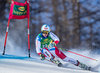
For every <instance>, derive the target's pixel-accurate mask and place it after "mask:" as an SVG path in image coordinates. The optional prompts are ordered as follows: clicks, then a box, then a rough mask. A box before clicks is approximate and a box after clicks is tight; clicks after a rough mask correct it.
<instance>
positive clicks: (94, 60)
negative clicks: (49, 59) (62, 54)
mask: <svg viewBox="0 0 100 73" xmlns="http://www.w3.org/2000/svg"><path fill="white" fill-rule="evenodd" d="M65 51H67V52H70V53H73V54H76V55H79V56H82V57H85V58H88V59H91V60H94V61H98V60H97V59H93V58H90V57H87V56H84V55H82V54H78V53H76V52H73V51H69V50H67V49H65Z"/></svg>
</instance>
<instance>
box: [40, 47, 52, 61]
mask: <svg viewBox="0 0 100 73" xmlns="http://www.w3.org/2000/svg"><path fill="white" fill-rule="evenodd" d="M42 54H44V55H45V59H47V60H50V59H51V58H53V55H52V54H51V53H50V51H48V49H47V48H44V49H42Z"/></svg>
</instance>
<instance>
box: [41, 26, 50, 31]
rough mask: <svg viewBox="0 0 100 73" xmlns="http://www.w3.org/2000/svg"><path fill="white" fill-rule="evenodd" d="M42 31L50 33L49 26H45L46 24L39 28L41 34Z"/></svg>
mask: <svg viewBox="0 0 100 73" xmlns="http://www.w3.org/2000/svg"><path fill="white" fill-rule="evenodd" d="M43 31H48V32H50V26H49V25H47V24H44V25H43V26H42V27H41V32H43Z"/></svg>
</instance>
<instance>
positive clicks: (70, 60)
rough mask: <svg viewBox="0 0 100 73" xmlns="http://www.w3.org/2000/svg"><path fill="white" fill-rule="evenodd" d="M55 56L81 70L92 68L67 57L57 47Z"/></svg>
mask: <svg viewBox="0 0 100 73" xmlns="http://www.w3.org/2000/svg"><path fill="white" fill-rule="evenodd" d="M55 54H56V55H57V56H58V57H59V58H61V59H62V60H63V61H65V62H70V63H72V64H74V65H75V66H79V67H80V68H83V69H85V70H89V69H90V67H88V66H87V65H85V64H83V63H81V62H79V61H78V60H74V59H73V58H70V57H67V56H66V55H65V54H64V53H63V52H61V51H60V50H58V48H57V47H55Z"/></svg>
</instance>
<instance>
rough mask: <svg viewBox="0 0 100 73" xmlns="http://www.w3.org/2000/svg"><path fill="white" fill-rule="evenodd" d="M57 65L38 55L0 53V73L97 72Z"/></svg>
mask: <svg viewBox="0 0 100 73" xmlns="http://www.w3.org/2000/svg"><path fill="white" fill-rule="evenodd" d="M65 65H66V66H65V67H57V66H56V65H55V64H52V63H51V62H48V61H41V60H40V59H39V57H38V56H34V57H31V58H28V57H27V56H16V55H7V54H6V55H4V56H3V55H0V73H98V72H91V71H86V70H81V69H80V68H74V67H72V66H74V65H71V64H70V65H71V67H68V66H67V65H68V64H65Z"/></svg>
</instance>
